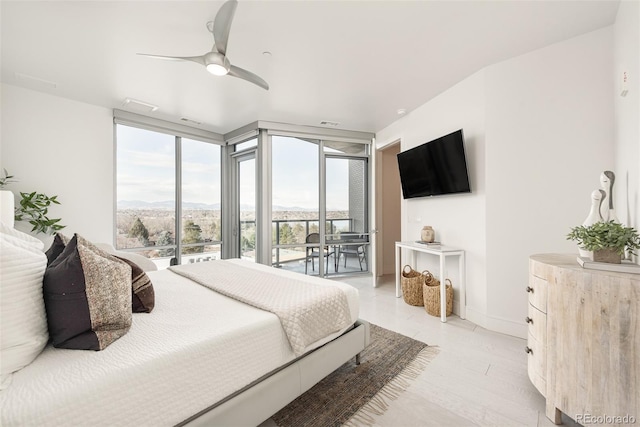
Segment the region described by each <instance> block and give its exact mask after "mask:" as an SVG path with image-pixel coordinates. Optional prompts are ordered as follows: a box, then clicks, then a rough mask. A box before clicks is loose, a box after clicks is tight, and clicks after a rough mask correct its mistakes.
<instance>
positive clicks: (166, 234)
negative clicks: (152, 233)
mask: <svg viewBox="0 0 640 427" xmlns="http://www.w3.org/2000/svg"><path fill="white" fill-rule="evenodd" d="M174 243H175V241H174V240H173V234H172V233H171V232H170V231H169V230H164V231H161V232H160V233H158V239H157V240H156V246H168V245H173V244H174ZM173 252H174V250H173V249H158V256H172V255H173Z"/></svg>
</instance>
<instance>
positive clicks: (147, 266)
mask: <svg viewBox="0 0 640 427" xmlns="http://www.w3.org/2000/svg"><path fill="white" fill-rule="evenodd" d="M95 245H96V246H97V247H99V248H100V249H102V250H103V251H105V252H107V253H109V254H111V255H115V256H117V257H118V258H120V259H128V260H129V261H132V262H134V263H136V264H137V265H138V266H139V267H140V268H141V269H142V270H143V271H156V270H158V266H157V265H156V264H155V263H154V262H153V261H151V260H150V259H149V258H147V257H144V256H142V255H140V254H136V253H134V252H124V251H118V250H116V249H115V248H114V247H113V246H111V245H110V244H108V243H95Z"/></svg>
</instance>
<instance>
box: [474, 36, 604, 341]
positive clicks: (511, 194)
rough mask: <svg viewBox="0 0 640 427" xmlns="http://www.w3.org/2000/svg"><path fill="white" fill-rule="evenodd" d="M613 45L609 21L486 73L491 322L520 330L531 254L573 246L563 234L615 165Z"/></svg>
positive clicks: (573, 249) (576, 222) (579, 217)
mask: <svg viewBox="0 0 640 427" xmlns="http://www.w3.org/2000/svg"><path fill="white" fill-rule="evenodd" d="M611 49H612V31H611V28H610V27H608V28H605V29H601V30H598V31H594V32H591V33H588V34H585V35H583V36H580V37H576V38H573V39H570V40H567V41H564V42H562V43H558V44H554V45H552V46H549V47H547V48H544V49H540V50H537V51H534V52H531V53H529V54H527V55H523V56H520V57H517V58H513V59H510V60H508V61H505V62H502V63H499V64H496V65H494V66H492V67H489V68H488V69H487V70H486V71H487V72H486V76H487V80H486V99H487V108H486V123H487V127H486V131H487V157H486V160H487V164H486V185H487V224H486V227H487V248H486V251H487V327H488V328H490V329H494V328H500V329H501V330H509V329H510V330H512V331H513V332H514V333H516V332H517V331H518V329H521V327H522V326H523V325H524V323H523V319H524V316H526V312H527V299H526V293H525V291H524V289H525V287H526V284H527V281H528V257H529V255H531V254H534V253H542V252H574V253H575V252H576V246H575V244H574V243H573V242H570V241H567V240H566V238H565V236H566V234H567V233H568V232H569V229H570V228H571V227H573V226H575V225H579V224H581V223H582V222H583V221H584V219H585V218H586V216H587V214H588V213H589V208H590V206H591V192H592V191H593V190H594V189H597V188H599V186H600V173H601V172H602V171H604V170H607V169H612V168H613V166H614V165H613V146H612V144H611V141H612V137H613V105H612V101H611V79H610V76H611V63H612V56H611ZM519 326H520V327H519ZM521 333H522V334H523V333H524V332H523V331H522V332H521Z"/></svg>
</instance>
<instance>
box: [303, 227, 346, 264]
mask: <svg viewBox="0 0 640 427" xmlns="http://www.w3.org/2000/svg"><path fill="white" fill-rule="evenodd" d="M305 243H320V234H318V233H310V234H309V235H308V236H307V238H306V239H305ZM306 251H307V256H306V259H305V262H304V274H307V272H308V269H309V261H311V270H312V271H315V270H316V268H315V263H314V261H313V260H314V259H315V258H318V259H320V256H321V255H322V256H324V257H325V258H326V259H327V269H326V270H325V273H326V272H327V271H329V257H330V256H331V255H333V258H334V260H335V259H336V258H335V251H334V250H333V249H331V250H329V247H328V246H325V250H324V253H323V254H320V248H319V247H317V248H316V247H312V246H309V247H307V248H306ZM334 264H335V263H334ZM337 268H338V267H337V265H334V269H335V270H336V271H337Z"/></svg>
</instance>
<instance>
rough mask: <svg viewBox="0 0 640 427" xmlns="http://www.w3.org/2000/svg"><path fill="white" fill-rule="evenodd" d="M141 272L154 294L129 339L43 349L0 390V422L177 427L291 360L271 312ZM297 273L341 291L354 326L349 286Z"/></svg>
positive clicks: (165, 274) (169, 275)
mask: <svg viewBox="0 0 640 427" xmlns="http://www.w3.org/2000/svg"><path fill="white" fill-rule="evenodd" d="M214 262H215V261H214ZM232 262H236V263H240V264H242V265H246V266H249V267H252V268H257V269H266V270H265V271H269V272H272V273H275V274H279V275H290V274H295V273H290V272H287V271H281V270H276V269H272V268H270V267H266V266H263V265H256V264H253V263H249V262H245V261H240V260H233V261H232ZM148 275H149V277H150V278H151V280H152V282H153V286H154V290H155V295H156V306H155V308H154V310H153V312H151V313H134V315H133V325H132V327H131V330H130V331H129V333H127V334H126V335H125V336H124V337H122V338H120V339H119V340H118V341H116V342H115V343H113V344H112V345H111V346H109V347H108V348H107V349H106V350H104V351H100V352H92V351H82V350H64V349H54V348H52V347H51V346H48V347H47V348H46V349H45V350H44V351H43V353H42V354H40V356H38V358H37V359H36V360H35V361H34V362H33V363H32V364H31V365H29V366H27V367H26V368H24V369H22V370H20V371H18V372H17V373H16V374H14V375H13V378H12V382H11V384H10V385H9V387H7V389H6V390H4V391H2V392H1V393H0V412H1V417H2V418H1V422H0V424H1V425H2V426H4V427H8V426H14V425H22V426H24V425H27V426H31V425H33V426H36V425H37V426H46V425H52V426H65V425H68V426H84V425H91V426H97V425H105V426H107V425H108V426H115V425H139V426H161V425H175V424H176V423H179V422H181V421H183V420H185V419H186V418H188V417H189V416H191V415H193V414H195V413H197V412H199V411H201V410H203V409H205V408H207V407H209V406H210V405H211V404H213V403H215V402H217V401H219V400H221V399H223V398H224V397H226V396H227V395H230V394H232V393H233V392H235V391H237V390H239V389H241V388H242V387H244V386H246V385H247V384H249V383H251V382H252V381H254V380H255V379H257V378H259V377H261V376H263V375H264V374H266V373H268V372H270V371H272V370H273V369H275V368H277V367H279V366H281V365H283V364H285V363H287V362H289V361H291V360H293V359H294V354H293V352H292V351H291V348H290V346H289V343H288V341H287V337H286V335H285V333H284V331H283V329H282V327H281V325H280V321H279V320H278V318H277V317H276V316H275V315H274V314H272V313H269V312H266V311H263V310H260V309H257V308H254V307H251V306H248V305H245V304H243V303H240V302H237V301H234V300H232V299H230V298H228V297H225V296H223V295H220V294H217V293H215V292H213V291H211V290H209V289H207V288H205V287H203V286H200V285H198V284H195V283H194V282H192V281H190V280H189V279H186V278H184V277H181V276H179V275H176V274H175V273H173V272H171V271H168V270H163V271H155V272H149V273H148ZM295 277H297V278H303V279H304V280H311V281H314V282H317V283H324V284H332V285H334V286H338V287H340V288H341V289H344V291H345V292H346V293H347V298H348V301H349V307H350V314H351V317H352V321H353V322H355V321H356V320H357V317H358V292H357V290H356V289H355V288H353V287H351V286H348V285H345V284H342V283H339V282H329V281H325V280H322V279H317V278H310V277H304V276H299V275H296V276H295ZM341 332H342V331H341ZM339 334H340V333H336V334H332V336H329V337H326V338H325V339H322V340H320V341H318V342H317V343H315V344H314V345H312V346H309V349H311V348H315V347H317V346H319V345H321V344H324V343H325V342H328V341H330V340H331V339H333V338H335V337H336V336H338V335H339Z"/></svg>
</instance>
